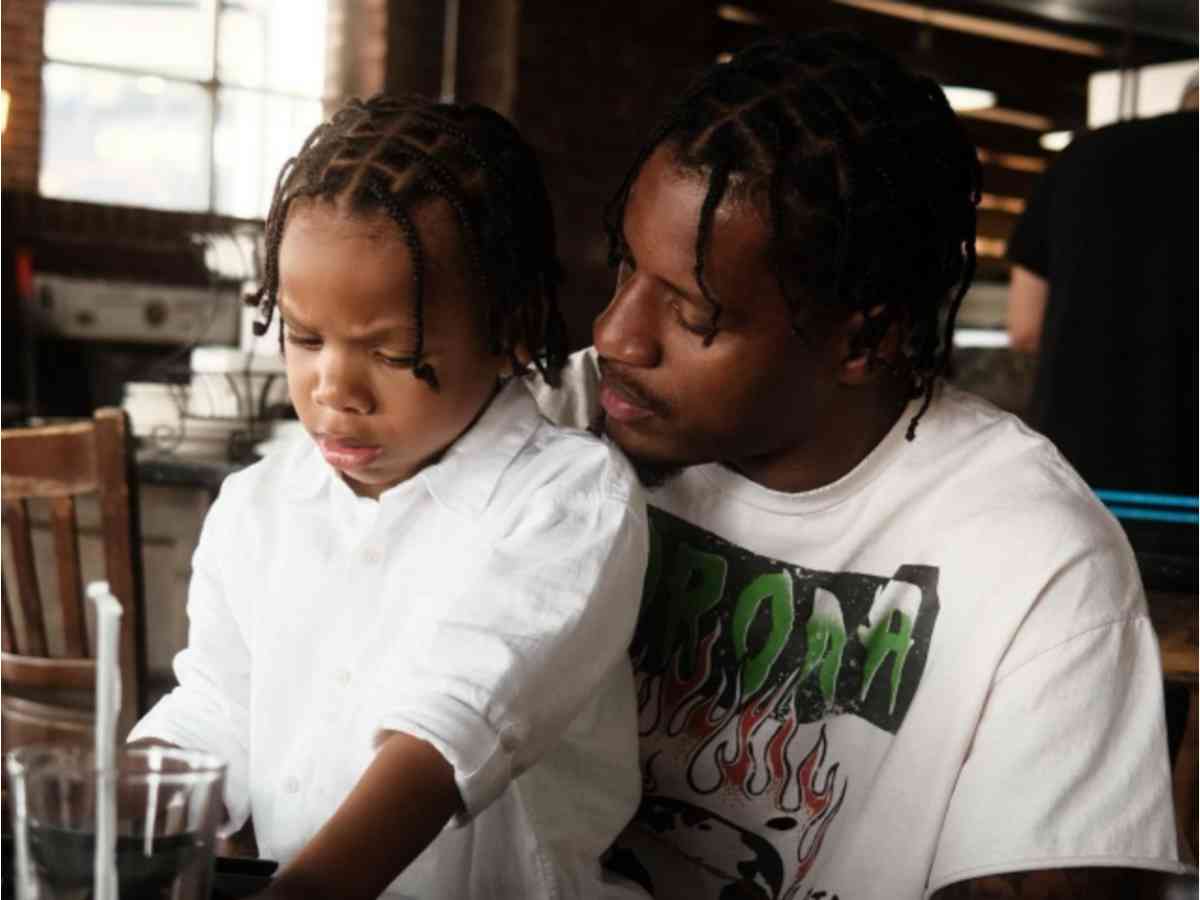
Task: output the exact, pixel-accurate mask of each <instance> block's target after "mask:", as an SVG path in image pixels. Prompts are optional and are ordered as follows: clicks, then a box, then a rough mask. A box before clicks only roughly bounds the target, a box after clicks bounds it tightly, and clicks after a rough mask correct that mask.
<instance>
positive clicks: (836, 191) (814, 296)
mask: <svg viewBox="0 0 1200 900" xmlns="http://www.w3.org/2000/svg"><path fill="white" fill-rule="evenodd" d="M663 145H666V146H669V147H670V148H671V150H672V151H673V154H674V156H675V162H676V164H677V165H679V166H680V167H681V168H682V169H683V170H685V171H693V172H696V173H698V174H700V175H702V176H703V177H704V178H706V179H707V182H708V192H707V194H706V196H705V199H704V203H703V205H702V207H701V211H700V221H699V227H698V229H697V237H696V262H695V276H696V281H697V283H698V284H699V286H700V290H701V291H702V292H703V294H704V297H705V299H706V300H707V301H708V303H709V304H710V305H711V308H712V318H711V323H710V329H709V334H708V335H707V337H706V340H707V341H711V340H712V338H713V337H714V336H715V334H716V331H717V329H718V327H719V325H720V318H721V302H720V298H719V297H718V296H716V294H715V292H714V291H713V289H712V286H711V285H710V284H709V282H708V280H707V279H706V277H705V262H706V257H707V253H708V249H709V243H710V240H711V236H712V224H713V213H714V211H715V210H716V209H717V208H718V207H719V206H720V205H721V203H722V201H723V200H725V199H726V198H727V197H728V198H729V199H731V200H734V201H749V202H752V203H755V204H757V205H758V206H759V208H760V209H761V210H762V211H763V212H764V214H766V215H769V222H770V229H771V235H770V246H769V258H768V263H769V265H770V267H771V270H772V271H773V272H774V274H775V277H776V278H777V280H778V283H779V286H780V290H781V291H782V293H783V296H784V297H785V298H787V301H788V304H789V306H790V307H791V309H792V313H793V328H794V329H795V330H796V331H797V332H798V333H799V334H801V335H802V336H803V334H804V331H803V323H804V321H805V320H807V319H808V317H809V316H811V315H812V314H813V313H814V312H818V311H820V310H821V309H825V310H829V311H837V312H843V313H854V312H859V313H862V314H863V315H864V316H865V319H866V321H865V324H864V327H863V328H862V330H861V331H860V333H859V334H858V336H857V338H856V341H857V344H856V347H855V348H854V349H855V352H856V353H860V352H861V353H866V354H867V359H868V361H869V363H871V364H874V363H876V362H878V352H879V345H880V342H881V340H882V339H883V337H884V335H885V334H886V333H887V331H888V329H889V327H891V326H892V325H893V324H898V325H899V327H900V328H901V329H902V332H901V333H902V334H903V335H904V337H905V340H904V347H903V353H904V356H905V358H906V360H907V363H908V365H907V367H906V368H907V371H908V372H909V375H910V377H911V382H912V385H911V387H912V396H914V397H916V396H921V395H924V402H923V403H922V405H921V407H920V410H919V411H918V412H917V414H916V415H915V416H914V417H913V419H912V421H911V423H910V425H909V429H908V438H909V440H912V438H913V437H914V435H915V431H916V425H917V422H918V421H919V420H920V418H921V416H922V415H923V414H924V412H925V410H926V409H928V407H929V403H930V401H931V400H932V396H933V388H934V383H935V381H936V379H937V377H938V376H939V375H942V374H943V373H944V372H945V371H946V368H947V366H948V364H949V361H950V352H951V346H952V340H953V331H954V320H955V317H956V315H957V312H958V307H959V305H960V304H961V302H962V298H963V295H964V294H965V293H966V291H967V288H968V287H969V286H970V283H971V279H972V277H973V276H974V272H975V211H976V206H977V204H978V202H979V190H980V168H979V162H978V159H977V157H976V153H975V148H974V147H973V146H972V144H971V142H970V140H969V139H968V138H967V135H966V132H965V130H964V129H963V127H962V124H961V123H960V122H959V120H958V118H957V117H956V116H955V115H954V113H953V112H952V111H951V109H950V106H949V104H948V103H947V102H946V98H945V95H944V94H943V93H942V91H941V89H940V88H939V87H938V86H937V84H935V83H934V82H933V81H931V80H929V79H928V78H924V77H921V76H918V75H915V74H913V73H912V72H909V71H907V70H906V69H905V68H903V67H902V66H901V65H900V64H899V63H898V62H897V61H896V60H895V59H893V58H892V57H891V56H889V55H887V54H886V53H883V52H882V51H880V50H878V49H876V48H874V47H872V46H871V45H870V44H868V43H866V42H865V41H863V40H861V39H860V38H858V37H856V36H854V35H850V34H845V33H834V32H826V33H820V34H813V35H807V36H799V37H786V38H778V39H774V40H770V41H766V42H763V43H759V44H755V45H753V46H751V47H748V48H746V49H745V50H742V51H741V52H739V53H737V54H736V55H734V57H733V58H732V59H731V60H730V61H729V62H727V63H724V64H717V65H714V66H711V67H710V68H708V69H707V70H706V71H705V72H703V73H702V74H701V75H700V77H699V78H698V79H697V80H696V82H695V83H694V84H693V85H692V86H691V87H690V88H689V89H688V90H687V91H686V92H685V93H684V94H683V96H682V97H681V98H680V99H679V100H678V101H677V102H676V103H675V104H674V105H673V106H672V107H671V108H670V109H669V110H668V112H667V114H666V116H665V117H664V118H663V120H662V121H661V122H660V123H659V125H658V127H657V128H656V130H655V131H654V132H653V134H652V136H651V138H650V140H649V142H648V143H647V144H646V145H645V146H644V147H643V148H642V150H641V153H640V155H639V156H638V157H637V160H636V161H635V163H634V165H633V167H632V168H631V169H630V170H629V172H628V173H627V174H626V176H625V180H624V182H623V183H622V185H621V187H620V189H619V190H618V191H617V193H616V195H615V196H614V197H613V199H612V200H611V201H610V203H609V206H608V209H607V210H606V215H605V224H606V226H607V229H608V234H609V247H610V255H611V257H612V261H613V262H614V264H615V262H616V261H617V260H618V259H619V258H620V256H621V255H622V253H623V250H624V239H623V237H622V230H621V226H622V221H623V218H624V213H625V205H626V203H627V202H628V199H629V192H630V190H631V188H632V186H633V183H634V181H635V180H636V179H637V176H638V173H639V172H640V171H641V168H642V166H643V165H644V164H645V162H646V160H647V159H648V158H649V157H650V156H651V154H653V153H654V151H655V150H656V149H657V148H658V147H659V146H663Z"/></svg>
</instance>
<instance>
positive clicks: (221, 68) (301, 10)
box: [217, 0, 326, 97]
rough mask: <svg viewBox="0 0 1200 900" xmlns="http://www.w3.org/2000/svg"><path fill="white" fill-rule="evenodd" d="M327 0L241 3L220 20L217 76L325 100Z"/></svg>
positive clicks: (227, 9) (227, 6) (248, 0)
mask: <svg viewBox="0 0 1200 900" xmlns="http://www.w3.org/2000/svg"><path fill="white" fill-rule="evenodd" d="M325 9H326V0H241V2H238V3H229V4H224V5H223V8H222V10H221V17H220V25H219V28H220V43H219V45H218V56H217V78H218V80H220V81H222V82H226V83H229V84H236V85H239V86H241V87H261V88H267V89H268V90H272V91H281V92H283V93H288V94H301V95H304V96H308V97H320V96H321V94H322V93H323V92H324V88H325Z"/></svg>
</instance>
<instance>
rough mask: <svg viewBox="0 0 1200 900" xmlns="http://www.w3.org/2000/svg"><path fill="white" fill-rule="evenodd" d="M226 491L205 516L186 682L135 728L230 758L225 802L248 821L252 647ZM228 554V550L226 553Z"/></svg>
mask: <svg viewBox="0 0 1200 900" xmlns="http://www.w3.org/2000/svg"><path fill="white" fill-rule="evenodd" d="M226 505H227V504H223V503H222V502H221V500H220V499H218V501H217V503H216V504H214V506H213V508H212V509H211V510H210V512H209V516H208V517H207V519H206V520H205V524H204V529H203V531H202V533H201V537H200V543H199V545H198V547H197V548H196V552H195V554H194V555H193V559H192V579H191V582H190V584H189V587H188V620H189V624H188V646H187V648H186V649H185V650H183V651H181V652H180V653H179V654H178V655H177V656H176V657H175V663H174V671H175V677H176V679H177V681H178V683H179V685H178V687H176V688H175V689H174V690H173V691H171V693H169V694H168V695H166V696H165V697H163V699H162V700H160V701H159V702H158V703H157V704H156V705H155V706H154V708H153V709H151V710H150V712H149V713H147V714H146V715H145V716H144V717H143V718H142V719H141V721H139V722H138V723H137V725H136V726H134V728H133V731H132V732H131V733H130V735H129V740H130V741H135V740H140V739H143V738H157V739H159V740H163V741H167V742H169V743H172V744H176V745H178V746H180V747H187V748H190V749H196V750H204V751H206V752H209V753H213V754H215V755H216V756H219V757H220V758H221V759H223V760H225V763H226V765H227V769H226V773H225V806H226V810H227V812H228V815H229V819H230V822H231V823H232V824H233V825H234V826H235V827H239V828H240V827H241V825H243V824H244V823H245V821H246V819H247V818H248V817H249V815H250V791H249V780H250V773H249V757H250V752H249V735H250V719H249V692H250V653H249V650H248V648H247V645H246V641H245V638H244V635H243V633H242V630H241V628H240V627H239V625H238V622H237V620H236V618H235V617H234V614H233V611H232V610H231V608H230V606H229V595H228V591H227V589H226V586H225V585H224V584H223V583H222V576H221V571H222V570H221V566H220V560H221V558H222V555H221V554H222V553H225V552H227V548H224V547H223V546H221V545H222V544H223V543H224V540H225V538H227V536H228V535H229V534H231V533H235V532H230V531H229V530H228V527H227V526H225V525H224V524H223V520H224V518H225V515H224V513H225V508H224V507H225V506H226ZM226 558H228V557H226Z"/></svg>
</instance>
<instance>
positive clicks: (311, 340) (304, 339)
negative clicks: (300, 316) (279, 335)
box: [286, 331, 321, 350]
mask: <svg viewBox="0 0 1200 900" xmlns="http://www.w3.org/2000/svg"><path fill="white" fill-rule="evenodd" d="M286 340H287V342H288V343H289V344H294V345H295V346H297V347H304V348H305V349H307V350H315V349H316V348H317V347H320V346H321V339H320V338H319V337H313V336H311V335H307V334H296V333H295V332H294V331H289V332H287V336H286Z"/></svg>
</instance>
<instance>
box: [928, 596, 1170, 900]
mask: <svg viewBox="0 0 1200 900" xmlns="http://www.w3.org/2000/svg"><path fill="white" fill-rule="evenodd" d="M1171 810H1172V805H1171V792H1170V771H1169V764H1168V758H1167V753H1166V734H1165V723H1164V714H1163V696H1162V669H1161V665H1160V661H1159V651H1158V642H1157V638H1156V637H1155V633H1154V629H1153V627H1152V625H1151V623H1150V620H1149V619H1148V618H1147V616H1146V615H1145V614H1135V615H1131V616H1128V617H1125V618H1121V619H1119V620H1117V621H1111V622H1107V623H1104V624H1099V625H1096V626H1094V627H1091V628H1088V629H1087V630H1084V631H1082V632H1081V633H1078V634H1075V635H1074V636H1072V637H1069V638H1067V639H1064V640H1063V641H1062V642H1060V643H1057V644H1055V643H1052V642H1048V645H1047V646H1046V647H1045V648H1044V649H1042V650H1041V651H1040V652H1039V653H1038V654H1037V655H1036V656H1034V657H1033V658H1031V659H1029V660H1028V661H1025V662H1023V663H1021V664H1020V665H1019V666H1018V667H1016V668H1015V669H1013V670H1011V671H1007V672H1005V673H1004V674H1003V675H1002V676H1001V677H999V678H998V680H997V681H996V683H995V684H994V686H993V689H992V692H991V695H990V696H989V698H988V701H987V705H986V707H985V710H984V714H983V717H982V719H981V721H980V723H979V726H978V729H977V731H976V734H975V737H974V740H973V743H972V746H971V749H970V752H969V754H968V757H967V760H966V762H965V764H964V765H963V768H962V772H961V774H960V776H959V780H958V783H957V785H956V787H955V790H954V793H953V795H952V797H951V801H950V806H949V809H948V812H947V815H946V819H945V822H944V825H943V829H942V836H941V839H940V842H939V846H938V850H937V854H936V857H935V859H934V864H933V867H932V870H931V872H930V879H929V885H928V892H929V894H932V893H933V892H934V891H936V890H938V889H939V888H941V887H944V886H945V885H947V884H952V883H954V882H958V881H964V880H968V879H971V878H978V877H983V876H986V875H991V874H998V873H1001V872H1015V871H1028V870H1033V869H1053V868H1064V867H1077V866H1130V867H1134V868H1148V869H1160V870H1164V871H1184V870H1185V867H1183V866H1181V865H1180V864H1179V863H1178V862H1176V861H1177V860H1178V858H1179V856H1178V846H1177V842H1176V835H1175V828H1174V817H1173V816H1172V813H1171Z"/></svg>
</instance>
